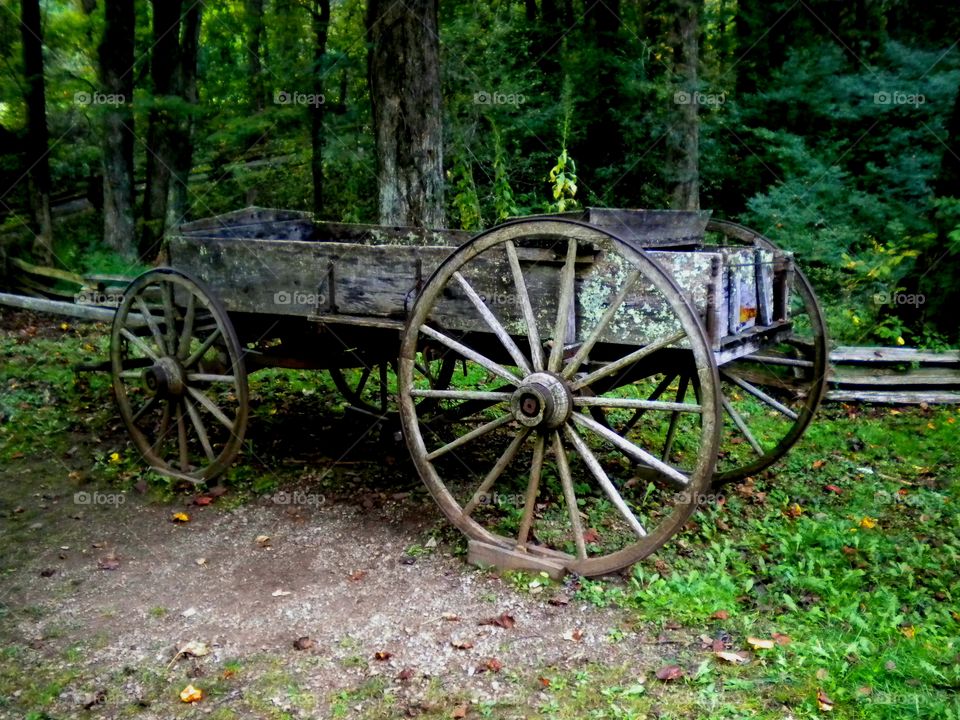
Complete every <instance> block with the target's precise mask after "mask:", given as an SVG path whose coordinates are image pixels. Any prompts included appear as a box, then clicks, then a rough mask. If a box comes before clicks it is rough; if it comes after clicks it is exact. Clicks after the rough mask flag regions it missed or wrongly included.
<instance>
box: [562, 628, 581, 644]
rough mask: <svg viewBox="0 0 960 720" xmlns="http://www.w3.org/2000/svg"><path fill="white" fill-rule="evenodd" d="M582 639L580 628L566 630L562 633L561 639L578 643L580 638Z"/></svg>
mask: <svg viewBox="0 0 960 720" xmlns="http://www.w3.org/2000/svg"><path fill="white" fill-rule="evenodd" d="M582 637H583V630H581V629H580V628H574V629H573V630H566V631H564V633H563V639H564V640H569V641H571V642H580V638H582Z"/></svg>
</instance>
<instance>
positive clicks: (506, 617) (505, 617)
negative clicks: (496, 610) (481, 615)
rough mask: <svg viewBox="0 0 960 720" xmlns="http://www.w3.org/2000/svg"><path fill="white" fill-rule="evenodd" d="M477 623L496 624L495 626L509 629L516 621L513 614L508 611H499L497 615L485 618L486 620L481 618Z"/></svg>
mask: <svg viewBox="0 0 960 720" xmlns="http://www.w3.org/2000/svg"><path fill="white" fill-rule="evenodd" d="M478 624H479V625H496V626H497V627H502V628H506V629H507V630H509V629H510V628H512V627H513V626H514V625H516V624H517V621H516V620H515V619H514V617H513V615H510V614H509V613H500V615H499V616H497V617H495V618H487V619H486V620H481V621H480V622H479V623H478Z"/></svg>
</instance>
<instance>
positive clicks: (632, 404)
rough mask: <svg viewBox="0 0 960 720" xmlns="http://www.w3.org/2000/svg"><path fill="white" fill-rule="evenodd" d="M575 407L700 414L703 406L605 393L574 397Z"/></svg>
mask: <svg viewBox="0 0 960 720" xmlns="http://www.w3.org/2000/svg"><path fill="white" fill-rule="evenodd" d="M573 405H574V407H604V408H632V409H636V410H662V411H665V412H689V413H697V414H700V413H702V412H703V407H702V406H700V405H698V404H694V403H687V402H667V401H664V400H640V399H639V398H616V397H606V396H604V395H600V396H595V395H580V396H578V397H575V398H573Z"/></svg>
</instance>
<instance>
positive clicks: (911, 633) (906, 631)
mask: <svg viewBox="0 0 960 720" xmlns="http://www.w3.org/2000/svg"><path fill="white" fill-rule="evenodd" d="M900 632H901V633H903V636H904V637H905V638H908V639H909V640H913V638H914V637H916V634H917V629H916V628H915V627H914V626H913V625H907V626H905V627H902V628H900Z"/></svg>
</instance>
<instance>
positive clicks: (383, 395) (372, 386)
mask: <svg viewBox="0 0 960 720" xmlns="http://www.w3.org/2000/svg"><path fill="white" fill-rule="evenodd" d="M456 366H457V358H456V356H455V355H454V353H452V352H444V353H442V354H438V353H434V352H420V353H418V357H417V368H418V370H420V372H421V373H422V374H423V375H424V377H426V378H428V379H429V382H430V387H432V388H433V389H435V390H443V389H446V388H448V387H449V386H450V380H451V378H452V377H453V373H454V370H455V369H456ZM329 372H330V378H331V379H332V380H333V384H334V385H335V386H336V388H337V390H339V391H340V394H341V395H343V397H344V398H345V399H346V401H347V402H348V403H349V404H350V407H351V408H352V409H354V410H357V411H359V412H362V413H364V414H366V415H371V416H373V417H376V418H381V419H383V418H386V417H388V416H389V415H390V413H391V411H393V412H394V413H395V412H396V399H397V380H396V377H397V361H396V360H390V361H381V362H377V363H373V364H371V365H369V366H364V367H359V368H336V367H335V368H330V370H329Z"/></svg>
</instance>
